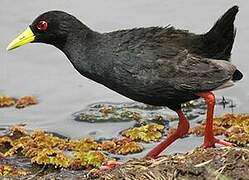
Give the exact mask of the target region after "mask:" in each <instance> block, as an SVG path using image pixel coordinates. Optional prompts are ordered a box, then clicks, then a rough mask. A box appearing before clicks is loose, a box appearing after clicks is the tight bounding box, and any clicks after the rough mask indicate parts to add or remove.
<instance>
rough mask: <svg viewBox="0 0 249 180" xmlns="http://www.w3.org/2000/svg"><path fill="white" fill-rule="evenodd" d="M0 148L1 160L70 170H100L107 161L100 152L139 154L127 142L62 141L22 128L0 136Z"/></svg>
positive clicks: (133, 143) (46, 134)
mask: <svg viewBox="0 0 249 180" xmlns="http://www.w3.org/2000/svg"><path fill="white" fill-rule="evenodd" d="M150 128H151V129H152V130H157V129H158V127H156V126H155V127H153V126H151V127H150ZM159 129H160V128H159ZM0 147H1V148H0V153H1V157H3V158H9V157H10V158H11V157H14V156H20V155H22V156H24V157H26V158H28V159H30V162H31V163H33V164H37V165H50V166H53V167H54V168H71V169H92V168H98V167H100V166H101V165H102V164H103V163H105V162H107V161H108V160H109V158H108V157H107V156H106V155H105V154H104V153H103V151H107V152H109V153H114V154H122V155H126V154H130V153H137V152H141V151H142V150H143V147H142V146H141V145H140V144H138V143H136V142H134V141H132V140H131V139H128V138H122V139H113V140H110V141H104V142H97V141H96V140H95V139H93V138H81V139H66V138H60V137H57V136H55V135H53V134H51V133H45V132H44V131H42V130H35V131H32V132H27V131H26V130H25V128H24V127H23V126H13V127H10V128H9V130H8V131H7V134H5V135H2V136H0Z"/></svg>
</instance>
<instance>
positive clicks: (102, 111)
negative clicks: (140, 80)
mask: <svg viewBox="0 0 249 180" xmlns="http://www.w3.org/2000/svg"><path fill="white" fill-rule="evenodd" d="M73 116H74V118H75V120H77V121H85V122H125V121H136V122H137V123H138V124H142V123H144V122H145V123H147V122H159V121H161V122H162V121H163V120H164V119H165V117H166V116H167V119H170V118H171V116H170V115H168V114H166V112H165V111H164V108H163V107H156V106H150V105H145V104H141V103H120V104H114V103H104V104H102V103H97V104H93V105H90V106H89V107H87V108H86V109H84V110H83V111H80V112H78V113H75V114H74V115H73Z"/></svg>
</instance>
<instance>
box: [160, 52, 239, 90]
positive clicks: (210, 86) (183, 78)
mask: <svg viewBox="0 0 249 180" xmlns="http://www.w3.org/2000/svg"><path fill="white" fill-rule="evenodd" d="M157 63H158V64H159V68H158V78H159V79H160V81H161V82H162V81H163V79H165V81H168V82H167V84H170V85H172V86H173V87H174V89H176V90H180V91H181V90H182V91H190V92H201V91H209V90H214V89H216V88H218V87H219V86H221V85H223V84H224V83H226V82H227V81H229V80H230V79H231V78H232V76H233V73H234V72H235V71H236V67H235V66H234V65H232V64H230V63H229V62H226V61H222V60H214V59H208V58H202V57H197V56H194V55H192V54H189V53H188V51H187V50H184V51H181V52H179V54H178V55H177V56H175V57H174V58H172V59H158V60H157ZM162 83H163V82H162Z"/></svg>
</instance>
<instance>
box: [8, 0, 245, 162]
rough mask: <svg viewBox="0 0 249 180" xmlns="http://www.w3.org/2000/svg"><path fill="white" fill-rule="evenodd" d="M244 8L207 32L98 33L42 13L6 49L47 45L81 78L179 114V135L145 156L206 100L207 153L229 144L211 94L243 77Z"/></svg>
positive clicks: (183, 130)
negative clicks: (218, 133) (239, 30)
mask: <svg viewBox="0 0 249 180" xmlns="http://www.w3.org/2000/svg"><path fill="white" fill-rule="evenodd" d="M238 11H239V8H238V6H237V5H235V6H233V7H231V8H230V9H228V10H227V11H226V12H225V13H224V14H223V15H222V16H221V17H220V18H219V19H218V20H217V21H216V23H215V24H214V25H213V26H212V27H211V29H210V30H209V31H207V32H205V33H203V34H195V33H192V32H190V31H188V30H181V29H177V28H175V27H174V26H172V25H166V26H164V27H161V26H154V27H140V28H132V29H124V30H116V31H112V32H105V33H100V32H97V31H94V30H92V29H91V28H90V27H88V26H87V25H85V24H84V23H82V22H81V21H80V20H79V19H77V18H76V17H74V16H73V15H71V14H68V13H66V12H63V11H58V10H52V11H48V12H45V13H43V14H41V15H39V16H38V17H37V18H36V19H35V20H34V21H33V22H32V23H31V24H30V25H29V27H28V28H27V29H26V30H25V31H24V32H23V33H22V34H20V35H19V36H17V37H16V38H15V39H14V40H13V41H12V42H11V43H10V44H9V45H8V47H7V50H12V49H15V48H17V47H20V46H22V45H24V44H27V43H46V44H50V45H53V46H55V47H56V48H58V49H59V50H61V51H62V52H63V53H64V54H65V55H66V57H67V58H68V59H69V61H70V62H71V64H72V65H73V67H74V68H75V69H76V70H77V71H78V72H79V73H80V74H81V75H82V76H85V77H87V78H89V79H91V80H93V81H96V82H98V83H100V84H102V85H104V86H106V87H108V88H110V89H111V90H113V91H116V92H118V93H119V94H121V95H123V96H125V97H128V98H130V99H132V100H135V101H138V102H142V103H145V104H149V105H154V106H166V107H168V108H169V109H171V110H173V111H175V112H176V113H177V114H178V116H179V123H178V126H177V129H176V131H175V132H174V133H172V134H171V135H169V136H168V137H166V138H165V139H164V140H162V141H161V142H160V143H159V144H158V145H157V146H156V147H154V148H153V149H152V150H150V151H149V153H148V154H147V155H146V157H148V158H157V157H158V156H159V154H160V153H161V152H162V151H163V150H164V149H166V148H167V147H168V146H169V145H170V144H172V143H173V142H174V141H176V140H177V139H178V138H181V137H183V136H184V135H186V134H187V133H188V130H189V127H190V124H189V121H188V119H187V118H186V116H185V115H184V113H183V111H182V107H181V105H182V104H183V103H186V102H188V101H191V100H195V99H199V98H204V100H205V102H206V104H207V117H206V125H205V132H204V143H203V146H204V147H205V148H209V147H214V146H215V145H216V144H222V145H226V146H232V145H233V144H231V143H229V142H226V141H223V140H219V139H217V138H216V137H215V136H214V133H213V113H214V106H215V95H214V93H213V91H215V90H217V89H221V88H226V87H230V86H232V85H234V83H235V82H236V81H239V80H241V79H242V77H243V74H242V72H240V71H239V70H238V69H237V68H236V66H235V65H233V64H232V63H231V62H230V57H231V50H232V47H233V43H234V39H235V35H236V29H235V27H234V20H235V17H236V14H237V13H238Z"/></svg>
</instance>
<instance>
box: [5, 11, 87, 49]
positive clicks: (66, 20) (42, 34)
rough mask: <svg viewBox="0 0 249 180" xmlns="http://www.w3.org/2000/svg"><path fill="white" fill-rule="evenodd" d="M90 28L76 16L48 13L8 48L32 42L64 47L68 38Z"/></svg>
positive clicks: (33, 23)
mask: <svg viewBox="0 0 249 180" xmlns="http://www.w3.org/2000/svg"><path fill="white" fill-rule="evenodd" d="M88 30H89V28H88V27H87V26H85V25H83V24H82V23H81V22H80V21H79V20H78V19H76V18H75V17H74V16H72V15H70V14H68V13H66V12H62V11H48V12H45V13H43V14H41V15H40V16H38V17H37V18H36V19H35V20H34V21H33V22H32V24H31V25H30V26H29V27H28V28H27V29H26V30H25V31H24V32H23V33H21V34H20V35H19V36H18V37H16V38H15V39H14V40H13V41H12V42H11V43H10V44H9V45H8V47H7V50H12V49H15V48H17V47H20V46H22V45H25V44H27V43H30V42H42V43H47V44H52V45H54V46H56V47H59V48H60V47H62V46H63V45H64V43H66V41H67V37H68V36H69V35H70V34H72V33H76V34H77V32H83V33H84V31H85V32H87V31H88Z"/></svg>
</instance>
